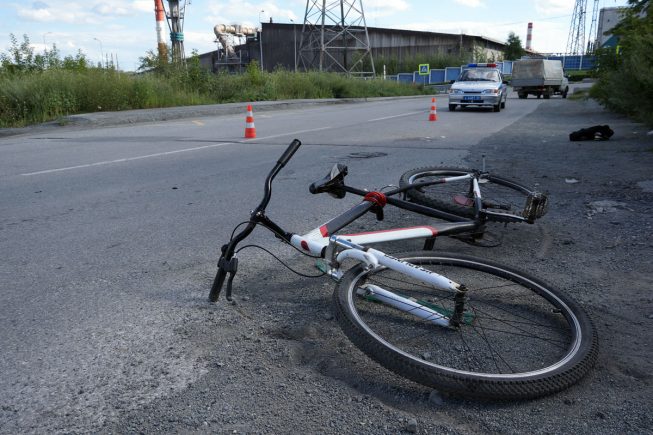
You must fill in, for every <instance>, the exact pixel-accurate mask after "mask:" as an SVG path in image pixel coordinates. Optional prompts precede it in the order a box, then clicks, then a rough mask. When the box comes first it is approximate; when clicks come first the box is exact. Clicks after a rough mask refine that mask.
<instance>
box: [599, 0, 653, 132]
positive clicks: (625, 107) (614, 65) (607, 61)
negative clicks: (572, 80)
mask: <svg viewBox="0 0 653 435" xmlns="http://www.w3.org/2000/svg"><path fill="white" fill-rule="evenodd" d="M630 4H631V6H630V8H629V9H628V10H627V11H626V13H625V15H624V18H623V20H622V21H621V22H620V23H619V24H618V25H617V26H616V27H615V28H614V29H613V33H614V34H615V35H616V36H618V37H619V38H620V41H619V47H618V49H617V50H615V49H604V50H601V51H599V53H598V65H597V72H596V74H597V76H598V81H597V83H596V84H595V85H594V86H593V87H592V89H591V90H590V96H592V97H593V98H596V99H597V100H598V101H599V102H600V103H601V104H603V105H604V106H605V107H607V108H608V109H611V110H614V111H616V112H620V113H624V114H627V115H630V116H632V117H634V118H635V119H637V120H639V121H642V122H644V123H646V124H647V125H649V126H651V127H653V76H652V75H651V71H653V14H651V13H650V12H651V11H650V2H649V1H648V0H631V1H630Z"/></svg>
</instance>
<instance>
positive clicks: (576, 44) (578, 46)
mask: <svg viewBox="0 0 653 435" xmlns="http://www.w3.org/2000/svg"><path fill="white" fill-rule="evenodd" d="M586 11H587V0H576V5H575V6H574V13H573V14H572V16H571V25H570V26H569V36H568V37H567V52H566V53H567V54H583V53H584V52H585V14H586Z"/></svg>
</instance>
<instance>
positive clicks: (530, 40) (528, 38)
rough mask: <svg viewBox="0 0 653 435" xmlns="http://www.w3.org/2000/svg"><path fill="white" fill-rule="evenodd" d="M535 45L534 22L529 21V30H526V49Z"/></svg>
mask: <svg viewBox="0 0 653 435" xmlns="http://www.w3.org/2000/svg"><path fill="white" fill-rule="evenodd" d="M532 47H533V23H528V31H527V32H526V50H530V49H531V48H532Z"/></svg>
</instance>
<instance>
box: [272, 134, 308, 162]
mask: <svg viewBox="0 0 653 435" xmlns="http://www.w3.org/2000/svg"><path fill="white" fill-rule="evenodd" d="M301 144H302V143H301V142H300V141H299V139H293V141H292V142H290V145H288V148H286V151H284V152H283V154H282V155H281V157H279V160H277V163H278V164H280V165H281V167H284V166H286V163H288V161H289V160H290V159H291V158H292V156H293V154H295V152H297V150H298V149H299V147H300V146H301Z"/></svg>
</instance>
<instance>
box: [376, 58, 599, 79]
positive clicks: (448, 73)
mask: <svg viewBox="0 0 653 435" xmlns="http://www.w3.org/2000/svg"><path fill="white" fill-rule="evenodd" d="M544 59H551V60H559V61H561V62H562V67H563V68H564V69H565V70H590V69H593V68H594V65H595V64H596V56H582V55H576V56H546V57H544ZM496 64H497V68H498V69H499V71H501V73H502V74H504V75H510V74H512V64H513V61H511V60H506V61H503V62H496ZM465 68H467V65H462V66H448V67H446V68H444V69H432V70H430V71H429V74H425V75H420V73H419V71H414V72H412V73H399V74H397V75H395V76H388V77H387V80H395V81H398V82H400V83H415V84H421V85H436V84H443V83H448V82H450V81H452V80H456V79H457V78H458V76H459V75H460V73H461V72H462V71H463V70H464V69H465Z"/></svg>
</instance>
